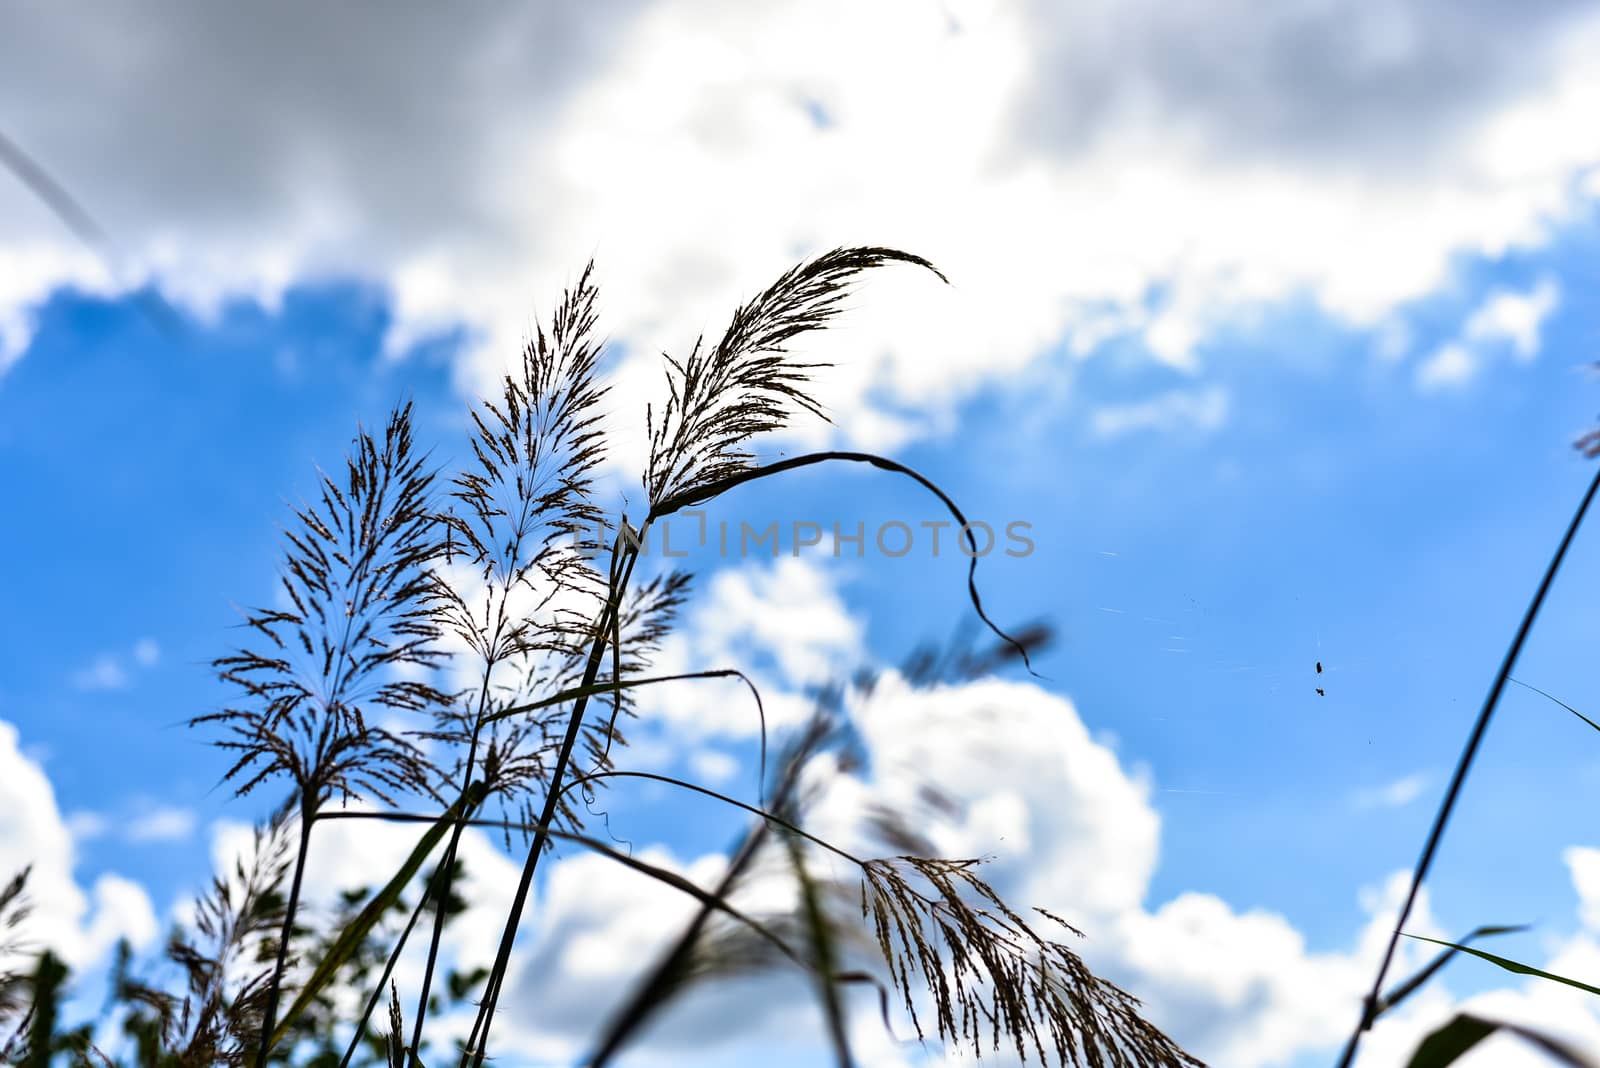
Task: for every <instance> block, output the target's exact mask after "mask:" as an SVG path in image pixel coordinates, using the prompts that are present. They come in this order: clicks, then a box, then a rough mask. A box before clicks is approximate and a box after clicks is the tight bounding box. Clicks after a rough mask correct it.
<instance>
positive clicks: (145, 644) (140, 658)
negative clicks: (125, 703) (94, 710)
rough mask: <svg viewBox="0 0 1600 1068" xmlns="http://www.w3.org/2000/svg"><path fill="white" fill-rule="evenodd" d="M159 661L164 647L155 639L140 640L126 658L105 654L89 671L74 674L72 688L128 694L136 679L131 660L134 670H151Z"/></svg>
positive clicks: (89, 667) (82, 670) (98, 657)
mask: <svg viewBox="0 0 1600 1068" xmlns="http://www.w3.org/2000/svg"><path fill="white" fill-rule="evenodd" d="M160 659H161V647H160V646H159V645H157V644H156V642H155V639H153V638H141V639H139V640H138V641H137V642H135V643H134V644H133V648H132V649H131V650H130V651H129V654H128V656H127V657H124V656H122V655H121V654H117V653H102V654H101V655H99V656H97V657H95V658H94V660H92V661H90V663H89V664H88V666H87V667H84V668H82V669H80V670H79V671H76V672H74V673H73V675H72V685H73V686H74V687H75V688H76V689H79V690H89V691H97V690H101V691H109V690H125V689H127V688H128V687H129V686H131V685H133V678H134V675H133V671H132V670H130V668H129V665H128V661H129V660H132V662H133V667H134V668H137V669H143V670H149V669H150V668H153V667H155V666H156V663H157V662H158V661H159V660H160Z"/></svg>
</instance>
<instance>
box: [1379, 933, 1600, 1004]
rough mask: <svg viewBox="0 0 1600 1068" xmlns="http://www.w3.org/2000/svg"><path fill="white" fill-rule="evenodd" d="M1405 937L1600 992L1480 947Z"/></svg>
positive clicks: (1518, 970) (1523, 972) (1596, 992)
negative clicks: (1472, 947) (1498, 955)
mask: <svg viewBox="0 0 1600 1068" xmlns="http://www.w3.org/2000/svg"><path fill="white" fill-rule="evenodd" d="M1406 937H1407V938H1415V939H1416V940H1417V941H1419V942H1432V943H1433V944H1434V945H1436V946H1448V947H1449V948H1451V949H1456V950H1460V951H1461V952H1462V953H1471V954H1472V955H1473V956H1474V957H1481V958H1482V959H1484V960H1486V961H1488V962H1489V963H1490V964H1498V965H1499V966H1500V967H1502V968H1504V969H1505V970H1506V971H1508V972H1515V973H1516V974H1518V975H1532V976H1537V977H1538V978H1540V979H1549V980H1551V981H1552V982H1556V983H1564V984H1566V985H1567V986H1571V987H1576V988H1577V989H1579V990H1586V991H1588V992H1589V993H1591V994H1600V986H1590V985H1589V984H1588V983H1580V982H1578V980H1576V979H1568V978H1567V977H1566V976H1564V975H1556V974H1554V973H1552V972H1542V971H1540V970H1539V969H1538V968H1535V967H1532V966H1531V965H1527V964H1520V963H1518V962H1517V961H1514V960H1510V959H1508V958H1506V957H1497V956H1495V955H1494V954H1493V953H1485V952H1484V951H1483V950H1481V949H1470V948H1468V947H1467V946H1463V945H1457V944H1456V943H1454V942H1441V941H1440V940H1439V939H1437V938H1424V937H1422V936H1421V935H1414V934H1408V935H1406Z"/></svg>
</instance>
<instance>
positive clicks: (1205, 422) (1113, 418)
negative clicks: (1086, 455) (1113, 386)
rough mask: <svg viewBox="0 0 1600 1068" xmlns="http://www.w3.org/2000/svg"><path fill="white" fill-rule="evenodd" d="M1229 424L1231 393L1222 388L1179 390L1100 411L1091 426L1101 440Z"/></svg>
mask: <svg viewBox="0 0 1600 1068" xmlns="http://www.w3.org/2000/svg"><path fill="white" fill-rule="evenodd" d="M1227 421H1228V393H1227V391H1226V390H1224V389H1223V388H1222V387H1220V386H1207V387H1204V388H1200V389H1175V390H1172V391H1170V392H1167V393H1163V394H1161V395H1160V396H1157V397H1153V398H1151V399H1150V400H1147V401H1140V402H1139V403H1137V404H1122V405H1110V406H1107V407H1103V408H1097V409H1096V410H1095V411H1094V413H1093V414H1092V415H1091V416H1090V420H1089V426H1090V428H1091V429H1092V430H1093V431H1094V432H1095V434H1097V435H1098V436H1100V437H1103V438H1113V437H1121V436H1122V435H1124V434H1132V433H1137V432H1139V431H1146V430H1156V431H1163V432H1167V433H1171V432H1173V431H1178V430H1193V431H1198V432H1200V433H1202V434H1205V433H1211V432H1212V431H1215V430H1220V429H1221V428H1222V425H1223V424H1224V423H1226V422H1227Z"/></svg>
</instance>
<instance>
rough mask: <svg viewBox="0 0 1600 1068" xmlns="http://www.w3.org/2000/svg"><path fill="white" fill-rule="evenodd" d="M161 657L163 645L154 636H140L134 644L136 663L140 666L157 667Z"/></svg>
mask: <svg viewBox="0 0 1600 1068" xmlns="http://www.w3.org/2000/svg"><path fill="white" fill-rule="evenodd" d="M160 659H161V646H159V645H157V644H156V640H155V639H154V638H140V639H139V640H138V641H137V642H135V643H134V646H133V660H134V663H136V664H138V665H139V666H140V667H155V666H156V662H157V661H159V660H160Z"/></svg>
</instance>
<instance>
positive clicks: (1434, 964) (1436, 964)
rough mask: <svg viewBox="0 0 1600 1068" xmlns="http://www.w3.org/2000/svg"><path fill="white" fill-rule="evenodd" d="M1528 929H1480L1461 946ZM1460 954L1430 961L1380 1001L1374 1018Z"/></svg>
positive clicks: (1453, 950)
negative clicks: (1480, 939) (1481, 939)
mask: <svg viewBox="0 0 1600 1068" xmlns="http://www.w3.org/2000/svg"><path fill="white" fill-rule="evenodd" d="M1527 929H1528V928H1527V925H1526V924H1522V925H1517V926H1511V927H1505V926H1500V927H1493V926H1490V927H1479V928H1477V929H1476V930H1474V931H1472V932H1471V933H1470V934H1468V935H1467V936H1466V937H1465V938H1463V939H1462V940H1461V942H1460V943H1459V945H1462V946H1465V945H1466V944H1467V943H1468V942H1472V941H1475V940H1477V939H1479V938H1490V937H1493V936H1494V935H1503V934H1516V933H1518V932H1520V931H1526V930H1527ZM1458 952H1460V950H1459V949H1457V948H1455V947H1452V948H1450V949H1447V950H1445V951H1444V952H1443V953H1441V954H1439V955H1438V956H1437V957H1435V958H1433V960H1431V961H1429V962H1428V964H1427V965H1426V966H1425V967H1423V969H1422V970H1421V971H1419V972H1417V974H1415V975H1413V976H1412V977H1411V978H1410V979H1407V980H1406V981H1405V982H1403V983H1400V984H1399V985H1397V986H1396V987H1394V989H1392V990H1390V991H1389V993H1387V994H1385V995H1384V996H1383V997H1382V998H1380V999H1379V1001H1378V1007H1377V1008H1376V1009H1374V1010H1373V1013H1372V1018H1373V1019H1374V1020H1376V1019H1377V1018H1378V1017H1379V1016H1382V1015H1383V1014H1384V1013H1386V1012H1388V1011H1389V1010H1390V1009H1392V1008H1394V1007H1395V1006H1396V1005H1398V1004H1400V1003H1401V1002H1402V1001H1404V1000H1405V999H1406V998H1408V997H1410V996H1411V995H1412V994H1414V993H1416V991H1417V988H1418V987H1420V986H1422V984H1424V983H1426V982H1427V981H1428V980H1429V979H1432V978H1433V977H1434V975H1435V974H1436V973H1437V972H1438V971H1439V969H1440V968H1443V967H1444V966H1445V965H1446V964H1448V963H1449V962H1450V958H1451V957H1454V956H1455V955H1456V954H1457V953H1458Z"/></svg>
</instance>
